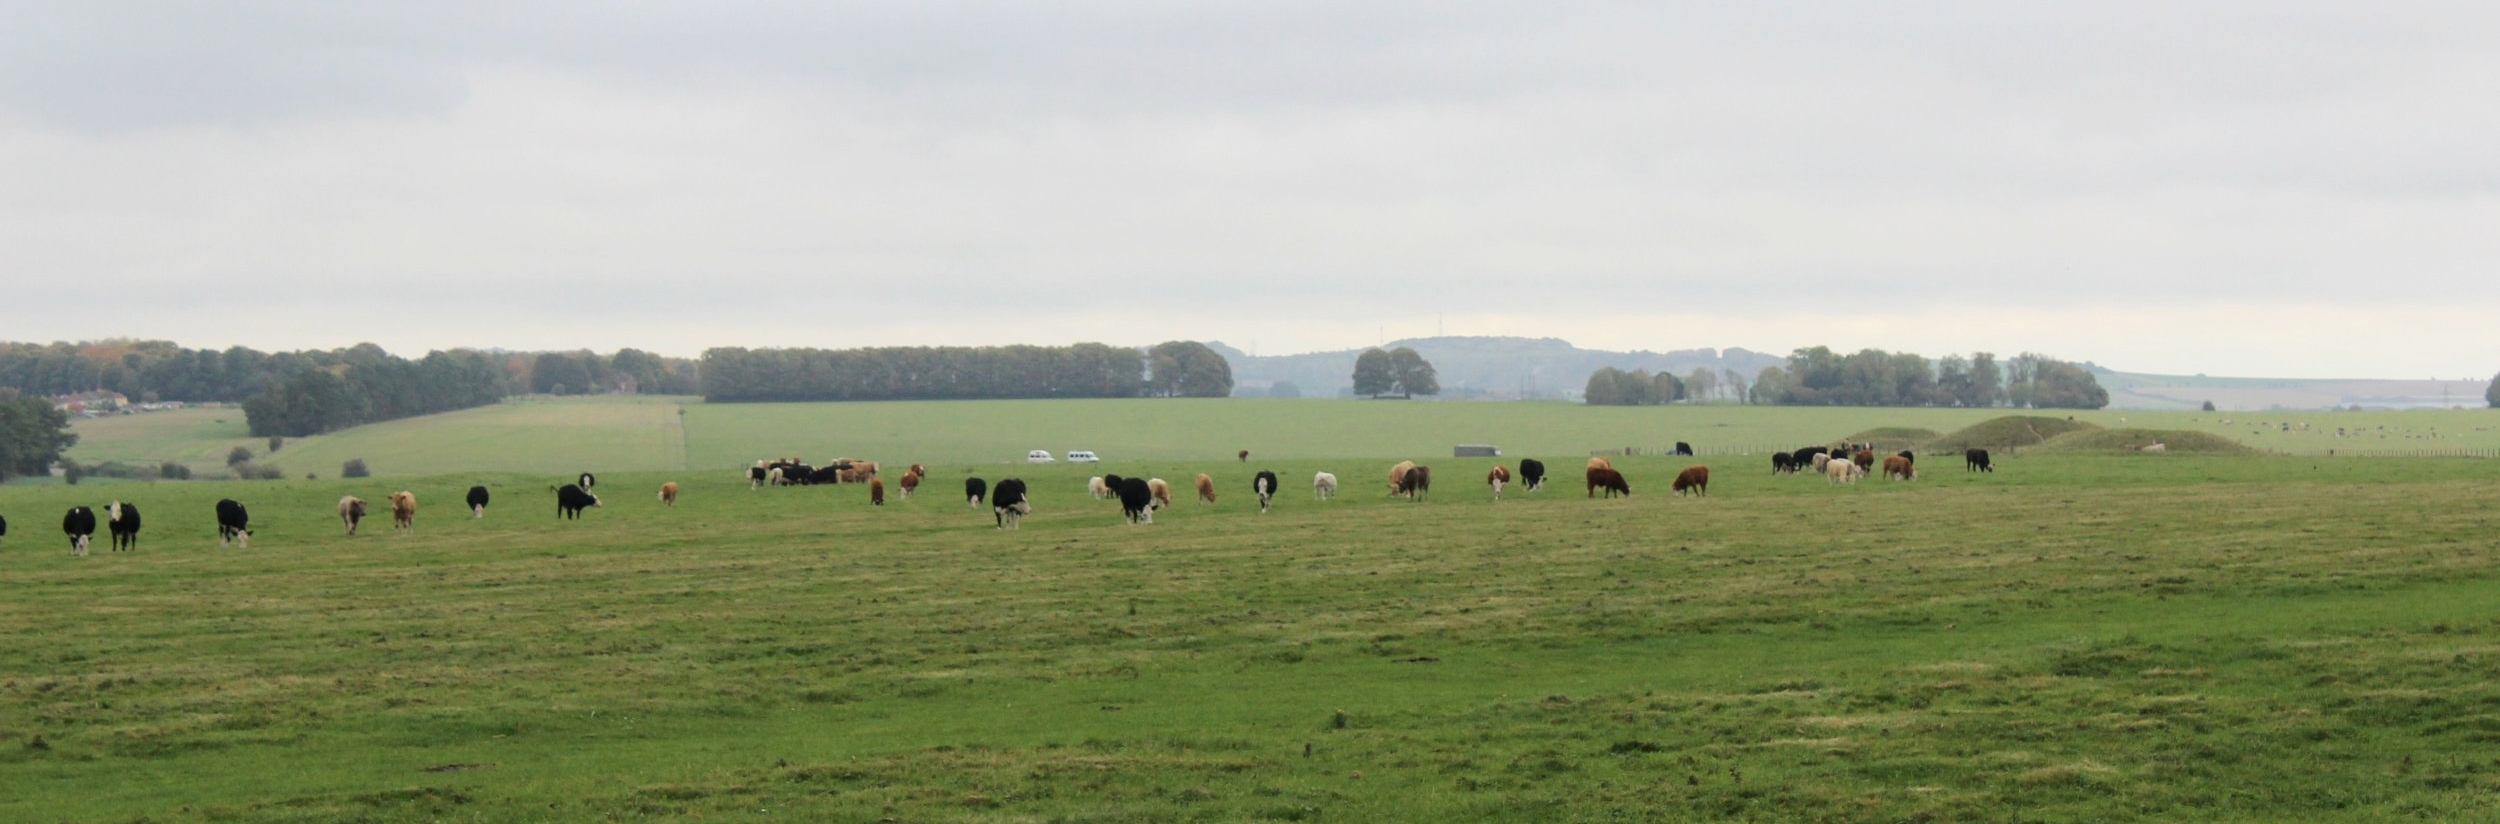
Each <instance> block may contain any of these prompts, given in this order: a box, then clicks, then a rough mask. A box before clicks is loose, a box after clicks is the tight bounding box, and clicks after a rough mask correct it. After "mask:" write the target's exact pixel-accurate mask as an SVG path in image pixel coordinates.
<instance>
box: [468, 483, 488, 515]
mask: <svg viewBox="0 0 2500 824" xmlns="http://www.w3.org/2000/svg"><path fill="white" fill-rule="evenodd" d="M489 497H491V496H489V495H487V494H486V487H483V486H472V487H469V511H470V512H472V513H475V514H476V516H477V517H480V518H484V517H486V500H487V498H489Z"/></svg>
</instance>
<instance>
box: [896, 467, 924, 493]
mask: <svg viewBox="0 0 2500 824" xmlns="http://www.w3.org/2000/svg"><path fill="white" fill-rule="evenodd" d="M911 467H912V469H911V471H910V472H905V473H903V480H902V481H901V482H900V483H899V484H898V485H899V486H901V487H902V488H903V500H906V501H908V500H911V493H912V490H916V489H919V488H920V465H919V464H912V465H911Z"/></svg>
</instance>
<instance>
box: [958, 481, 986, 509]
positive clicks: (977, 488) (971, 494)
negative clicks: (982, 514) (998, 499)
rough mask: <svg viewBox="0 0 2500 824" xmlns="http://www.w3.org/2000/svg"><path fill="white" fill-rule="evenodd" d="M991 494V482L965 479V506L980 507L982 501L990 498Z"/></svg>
mask: <svg viewBox="0 0 2500 824" xmlns="http://www.w3.org/2000/svg"><path fill="white" fill-rule="evenodd" d="M989 494H990V485H989V482H987V481H984V480H981V479H979V478H965V479H964V505H965V506H980V505H981V499H983V498H986V497H989Z"/></svg>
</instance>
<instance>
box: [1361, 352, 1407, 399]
mask: <svg viewBox="0 0 2500 824" xmlns="http://www.w3.org/2000/svg"><path fill="white" fill-rule="evenodd" d="M1395 391H1398V375H1397V371H1396V370H1395V368H1394V367H1392V366H1391V365H1390V363H1389V353H1388V351H1387V350H1384V349H1381V348H1380V347H1377V346H1375V347H1372V348H1370V349H1365V350H1363V354H1361V355H1358V356H1355V358H1354V394H1357V395H1362V396H1364V397H1367V398H1377V397H1380V396H1382V395H1386V394H1389V393H1391V392H1395Z"/></svg>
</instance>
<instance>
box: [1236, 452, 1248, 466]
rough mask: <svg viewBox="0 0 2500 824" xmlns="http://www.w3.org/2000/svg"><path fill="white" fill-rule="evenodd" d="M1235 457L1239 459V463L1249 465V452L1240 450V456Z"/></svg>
mask: <svg viewBox="0 0 2500 824" xmlns="http://www.w3.org/2000/svg"><path fill="white" fill-rule="evenodd" d="M1236 457H1239V458H1241V462H1242V463H1249V462H1250V450H1247V449H1244V450H1242V451H1241V454H1240V455H1238V456H1236Z"/></svg>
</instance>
